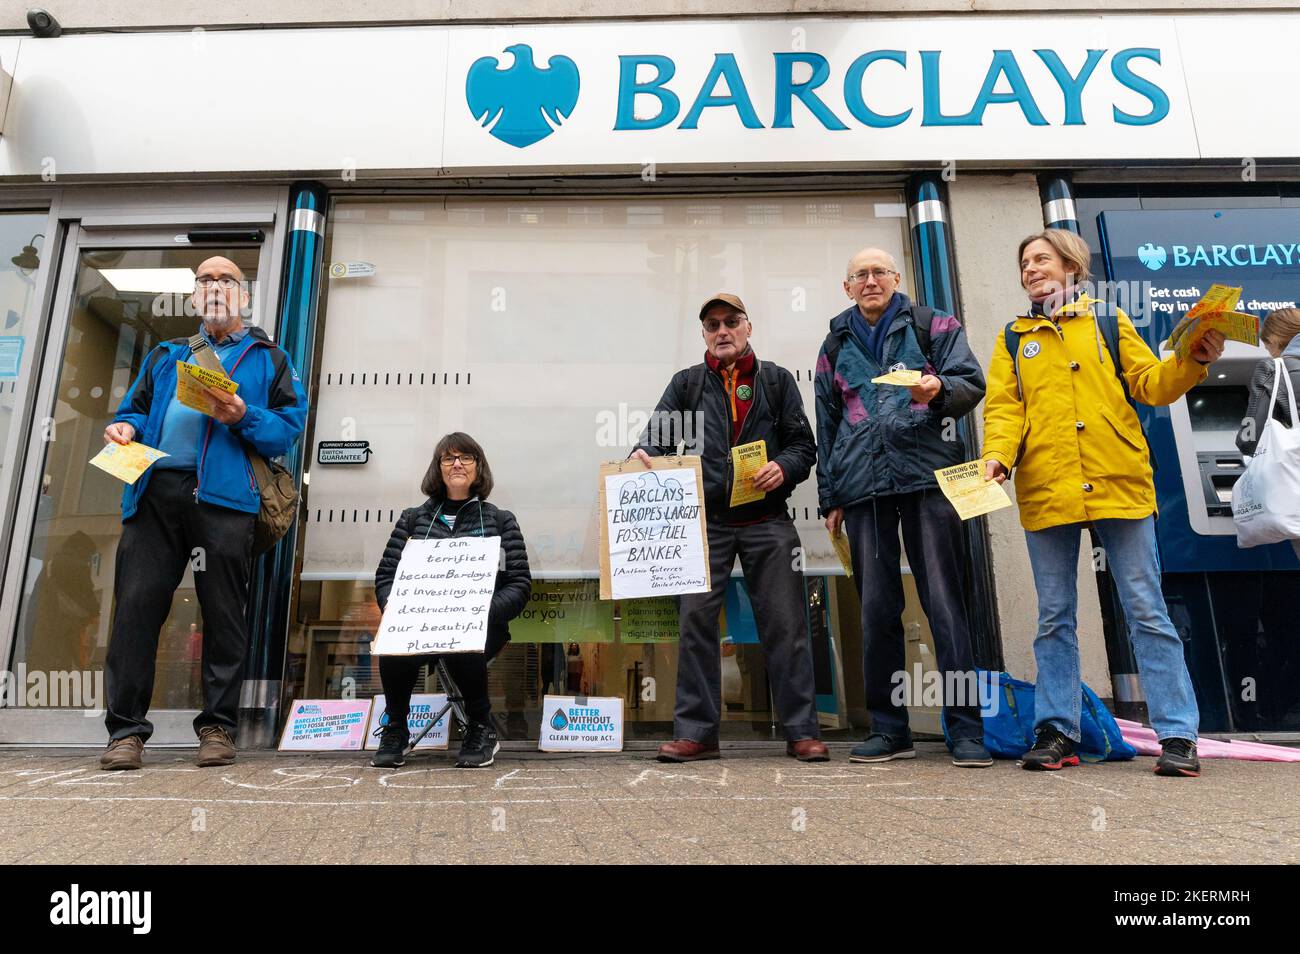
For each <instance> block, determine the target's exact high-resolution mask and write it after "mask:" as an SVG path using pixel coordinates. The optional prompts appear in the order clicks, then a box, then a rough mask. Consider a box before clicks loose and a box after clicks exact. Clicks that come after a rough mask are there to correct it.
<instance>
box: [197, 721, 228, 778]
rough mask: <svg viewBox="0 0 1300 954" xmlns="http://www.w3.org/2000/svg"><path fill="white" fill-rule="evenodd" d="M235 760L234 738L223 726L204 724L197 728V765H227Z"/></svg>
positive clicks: (202, 766)
mask: <svg viewBox="0 0 1300 954" xmlns="http://www.w3.org/2000/svg"><path fill="white" fill-rule="evenodd" d="M233 761H235V740H234V739H232V738H231V737H230V733H229V732H227V731H226V729H225V727H224V726H219V725H205V726H204V727H203V728H201V729H199V766H200V767H201V768H208V767H210V766H213V765H229V764H230V763H231V762H233Z"/></svg>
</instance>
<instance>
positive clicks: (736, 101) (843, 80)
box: [465, 43, 1170, 149]
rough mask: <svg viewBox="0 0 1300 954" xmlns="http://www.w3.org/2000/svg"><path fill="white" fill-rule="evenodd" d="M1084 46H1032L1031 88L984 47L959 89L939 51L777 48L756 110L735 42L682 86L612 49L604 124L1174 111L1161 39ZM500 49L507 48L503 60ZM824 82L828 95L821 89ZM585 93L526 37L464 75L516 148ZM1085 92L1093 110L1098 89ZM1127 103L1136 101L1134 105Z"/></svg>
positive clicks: (1031, 122) (649, 63)
mask: <svg viewBox="0 0 1300 954" xmlns="http://www.w3.org/2000/svg"><path fill="white" fill-rule="evenodd" d="M1079 52H1080V53H1081V54H1082V56H1081V57H1075V56H1071V60H1072V61H1073V62H1072V65H1068V64H1067V61H1066V58H1065V57H1064V56H1062V55H1061V54H1060V53H1059V52H1058V51H1056V50H1054V49H1048V48H1038V49H1034V50H1032V54H1031V55H1032V58H1033V63H1034V66H1035V68H1036V69H1037V70H1038V71H1039V74H1041V73H1042V72H1043V71H1045V72H1046V74H1047V76H1048V77H1050V80H1051V82H1050V83H1043V82H1041V81H1040V82H1039V83H1038V85H1037V88H1035V87H1034V86H1033V85H1032V84H1031V83H1030V81H1029V80H1028V79H1027V78H1026V68H1025V65H1024V64H1022V62H1021V58H1022V57H1021V56H1017V54H1016V52H1014V51H1012V50H1006V49H995V50H991V51H990V52H989V57H988V61H987V65H986V68H985V69H984V72H983V75H982V81H981V83H980V85H979V87H978V89H975V88H974V84H973V82H970V83H966V84H965V86H966V88H967V93H966V95H965V96H963V95H961V91H954V90H953V89H951V88H948V89H945V88H944V84H943V78H942V76H941V72H940V67H941V62H942V57H943V52H942V51H940V50H918V51H915V55H914V56H912V55H909V53H908V51H905V50H898V49H878V50H870V51H867V52H863V53H861V54H859V55H857V56H856V57H854V58H853V59H852V60H851V61H849V62H848V63H847V65H846V66H844V67H843V71H842V74H840V75H839V76H835V73H836V70H835V69H834V67H833V64H832V62H831V60H830V59H828V58H827V57H826V56H823V55H822V54H820V53H815V52H774V53H773V54H772V64H771V65H772V74H771V78H770V79H768V80H767V81H768V82H769V83H770V84H771V86H770V99H768V98H767V97H766V95H765V96H764V98H765V100H766V101H767V102H768V103H770V112H769V113H768V114H767V115H760V112H759V109H758V108H757V107H756V105H755V96H754V95H753V94H752V93H751V87H752V84H753V83H754V82H755V80H754V78H753V77H749V78H747V77H746V75H745V73H744V72H743V71H742V69H741V66H740V63H739V62H738V61H737V58H736V55H735V54H734V53H729V52H719V53H714V54H713V58H712V65H711V66H710V68H709V69H708V72H707V74H706V75H705V76H704V79H703V81H702V82H701V83H699V84H698V86H695V85H691V86H690V87H689V88H687V87H684V85H683V84H682V83H681V82H680V81H678V80H677V74H678V64H677V61H676V60H675V59H674V58H673V57H671V56H668V55H666V54H651V53H635V54H619V55H618V56H617V60H618V68H617V95H616V98H615V101H614V109H613V114H612V116H610V117H609V118H608V122H609V125H608V126H607V127H606V128H608V129H612V130H614V131H620V132H623V131H627V132H630V131H637V130H655V129H661V128H664V127H669V126H672V127H673V128H676V129H687V130H689V129H698V128H699V123H700V120H701V118H702V117H703V116H704V115H705V113H706V111H707V110H717V111H728V112H730V113H732V114H734V117H735V119H736V121H737V122H738V123H739V125H740V126H741V127H743V128H745V129H764V128H771V129H793V128H795V126H796V123H798V124H800V126H801V128H808V127H810V126H812V125H813V124H816V126H817V127H820V128H821V129H823V130H826V131H831V132H840V131H846V130H849V129H850V128H852V127H851V126H850V123H853V124H856V125H858V126H859V127H864V128H871V129H889V128H892V127H896V126H900V125H902V124H904V123H907V122H908V121H909V120H914V122H915V124H918V125H919V126H921V127H963V126H964V127H979V126H982V125H983V124H984V122H985V117H986V115H987V114H988V111H989V109H990V107H999V108H1001V109H1006V110H1013V111H1016V112H1018V114H1019V116H1020V117H1021V122H1022V123H1023V125H1024V126H1028V127H1041V126H1049V125H1052V123H1051V122H1049V120H1048V118H1047V116H1046V115H1045V113H1044V107H1043V105H1041V104H1040V101H1041V100H1042V99H1043V98H1044V97H1052V101H1053V106H1054V107H1055V109H1054V111H1055V113H1056V115H1058V116H1059V120H1058V122H1057V125H1060V126H1064V127H1070V126H1085V125H1087V124H1088V122H1089V121H1090V120H1092V121H1094V122H1096V121H1097V120H1098V119H1100V120H1102V121H1103V122H1108V123H1113V124H1115V125H1117V126H1128V127H1142V126H1152V125H1155V124H1158V123H1160V122H1161V121H1162V120H1164V119H1165V118H1166V117H1167V116H1168V115H1169V112H1170V99H1169V95H1168V94H1167V93H1166V91H1165V89H1164V88H1163V87H1162V86H1161V84H1160V83H1159V82H1158V81H1157V80H1155V79H1152V78H1150V77H1149V76H1147V75H1143V72H1144V71H1149V70H1150V69H1151V68H1159V67H1160V65H1161V51H1160V49H1158V48H1155V47H1144V46H1135V47H1127V48H1123V49H1118V50H1109V49H1087V50H1084V51H1079ZM1022 56H1023V54H1022ZM507 58H512V61H511V62H509V64H508V65H506V63H505V62H504V60H505V59H507ZM1107 58H1108V62H1107V64H1106V66H1105V67H1104V68H1100V67H1102V63H1103V61H1104V60H1107ZM1099 68H1100V69H1099ZM1144 68H1145V69H1144ZM915 71H919V74H920V77H919V78H920V85H919V89H920V97H919V99H920V101H919V102H918V103H914V104H913V105H912V106H909V107H907V108H905V109H894V110H892V111H885V109H884V107H882V106H879V105H876V104H873V103H872V102H870V101H869V97H868V93H867V87H868V85H870V84H869V83H868V79H871V80H873V81H875V82H876V83H877V84H880V85H881V87H882V88H886V89H888V88H891V87H898V86H899V85H901V84H902V83H903V82H904V81H905V80H906V81H910V82H909V83H908V85H910V86H912V87H915V79H914V72H915ZM764 72H766V71H764ZM765 79H766V77H765ZM971 79H972V80H974V79H975V77H974V76H972V77H971ZM833 80H834V81H833ZM828 84H830V85H828ZM1090 84H1091V86H1090ZM1103 84H1104V85H1107V86H1108V87H1109V88H1110V90H1111V91H1112V93H1114V94H1116V95H1113V96H1108V97H1107V103H1106V106H1107V107H1108V108H1107V110H1106V114H1105V115H1103V116H1098V115H1096V114H1095V113H1094V115H1092V116H1089V115H1088V109H1087V107H1086V106H1085V91H1089V92H1090V91H1091V89H1092V88H1095V87H1096V86H1098V85H1103ZM831 90H833V91H834V93H835V94H836V95H835V96H833V97H832V96H829V95H827V94H828V92H829V91H831ZM970 90H974V91H973V93H972V92H970ZM582 92H583V84H582V77H581V74H580V72H579V69H578V65H577V63H576V62H575V61H574V60H573V59H572V58H571V57H569V56H567V55H564V54H554V55H551V56H550V57H549V58H548V59H547V65H546V66H545V67H540V66H538V65H537V63H536V61H535V59H534V52H533V49H532V46H531V45H529V44H525V43H516V44H513V45H511V46H507V47H505V48H504V50H503V51H502V56H500V57H498V56H495V55H494V56H483V57H480V58H478V59H476V60H475V61H474V62H473V63H472V64H471V65H470V67H469V69H468V71H467V73H466V79H465V100H466V104H467V105H468V107H469V111H470V113H471V114H472V115H473V117H474V118H475V119H476V120H477V121H478V122H479V123H480V124H481V125H483V126H485V127H486V128H487V129H488V131H489V132H490V133H491V134H492V135H493V136H494V137H496V138H497V139H499V140H501V141H502V142H505V143H508V144H509V145H511V146H515V147H517V148H520V149H523V148H526V147H528V146H530V145H532V144H533V143H536V142H539V141H540V140H542V139H545V138H546V137H548V136H550V135H551V134H552V133H553V132H554V131H555V130H556V129H557V128H558V127H560V126H561V125H562V124H563V122H564V121H565V120H566V119H568V118H569V117H570V116H571V115H572V114H573V112H574V109H575V108H576V107H577V104H578V102H579V98H580V96H581V95H582ZM767 92H768V91H767V90H764V94H766V93H767ZM1121 94H1122V95H1126V96H1127V97H1128V100H1127V103H1128V105H1127V106H1121V105H1120V103H1119V102H1117V101H1116V99H1117V98H1118V96H1119V95H1121ZM952 101H957V102H959V103H960V102H964V103H968V104H969V105H967V106H966V107H965V108H964V109H962V110H959V111H952V109H951V106H950V105H947V104H948V103H951V102H952ZM1091 101H1092V102H1093V103H1094V109H1095V108H1096V107H1095V103H1096V97H1095V96H1094V97H1092V100H1091ZM1133 102H1136V103H1138V104H1140V107H1141V108H1136V109H1135V108H1133V105H1132V104H1133ZM687 104H689V105H687ZM796 104H797V105H796ZM647 106H648V107H649V108H648V109H647V108H646V107H647ZM914 117H915V119H914ZM918 120H919V121H918ZM814 128H816V127H814Z"/></svg>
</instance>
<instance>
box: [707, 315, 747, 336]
mask: <svg viewBox="0 0 1300 954" xmlns="http://www.w3.org/2000/svg"><path fill="white" fill-rule="evenodd" d="M746 320H748V319H746V318H744V317H742V316H741V315H732V316H731V317H729V318H723V319H721V320H719V319H717V318H705V319H704V330H705V331H707V332H708V333H709V334H716V333H717V330H718V328H719V327H720V326H722V325H726V326H727V328H728V330H731V331H734V330H736V329H737V328H739V327H740V323H741V322H742V321H746Z"/></svg>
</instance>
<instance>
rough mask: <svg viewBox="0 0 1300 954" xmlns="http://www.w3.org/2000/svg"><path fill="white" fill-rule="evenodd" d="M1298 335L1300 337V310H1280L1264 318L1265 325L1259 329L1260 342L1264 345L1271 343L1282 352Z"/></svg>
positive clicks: (1271, 312)
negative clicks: (1267, 342) (1266, 342)
mask: <svg viewBox="0 0 1300 954" xmlns="http://www.w3.org/2000/svg"><path fill="white" fill-rule="evenodd" d="M1296 335H1300V308H1278V309H1277V310H1275V311H1270V312H1269V313H1268V314H1267V315H1265V316H1264V324H1263V325H1262V326H1260V329H1259V340H1260V343H1261V344H1263V343H1264V342H1265V341H1271V342H1273V343H1274V344H1275V345H1277V350H1278V351H1282V350H1284V349H1285V348H1286V346H1287V345H1289V344H1290V343H1291V341H1292V339H1294V338H1295V336H1296Z"/></svg>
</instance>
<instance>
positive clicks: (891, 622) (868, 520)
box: [844, 488, 984, 739]
mask: <svg viewBox="0 0 1300 954" xmlns="http://www.w3.org/2000/svg"><path fill="white" fill-rule="evenodd" d="M844 524H845V531H846V533H847V534H848V539H849V549H850V552H851V554H852V557H853V579H854V582H855V583H856V585H857V590H858V596H859V598H860V599H861V600H862V670H863V679H864V680H865V682H866V696H867V711H868V713H869V714H870V716H871V731H872V732H880V733H882V734H884V735H888V736H892V737H894V738H899V739H906V738H908V737H909V736H910V732H909V729H908V725H907V708H906V706H904V705H895V704H894V699H893V698H891V697H892V696H893V695H894V691H895V686H896V685H897V684H898V683H897V681H896V680H897V674H900V673H904V672H905V671H906V667H907V666H906V653H905V646H904V643H903V619H902V614H903V606H904V603H905V599H904V596H903V577H902V571H901V569H900V563H899V561H900V552H899V547H898V528H899V525H900V524H901V525H902V528H903V543H904V545H905V546H906V547H907V562H908V566H910V567H911V569H912V576H913V578H915V580H916V592H917V594H918V595H919V596H920V597H921V609H923V610H924V611H925V616H926V619H928V620H929V621H930V631H931V633H932V634H933V636H934V651H935V655H936V656H937V657H938V662H939V669H940V670H941V671H942V673H943V674H944V676H945V678H944V695H943V701H944V718H945V719H946V720H947V723H948V734H949V735H950V736H951V737H952V738H953V739H983V738H984V726H983V723H982V722H981V721H980V710H979V701H978V698H977V697H973V696H972V697H971V698H961V699H955V698H954V695H955V694H954V693H953V692H952V690H953V689H954V688H955V687H957V686H961V687H963V688H964V687H966V686H971V688H972V689H973V677H971V676H970V674H971V673H973V671H974V666H975V664H974V657H973V654H972V652H971V639H970V621H969V620H968V618H967V616H966V603H965V601H964V599H963V597H964V594H965V584H964V581H965V578H966V577H965V569H966V545H965V534H964V532H963V530H962V525H961V519H960V518H959V517H958V516H957V511H955V510H954V509H953V508H952V504H950V503H949V502H948V499H947V498H946V497H944V495H943V493H942V492H941V491H939V490H938V489H937V488H936V489H934V490H918V491H914V492H913V493H908V494H891V495H886V496H881V497H875V498H873V499H872V500H868V501H867V502H865V503H861V504H856V505H855V506H852V507H846V508H845V509H844ZM950 674H951V676H958V677H960V679H954V678H951V676H950ZM912 689H913V692H914V693H915V692H919V691H920V689H921V687H920V686H918V685H915V684H914V685H913V686H912ZM903 701H904V702H905V701H906V700H903ZM955 702H962V703H965V704H963V705H956V704H955Z"/></svg>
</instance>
